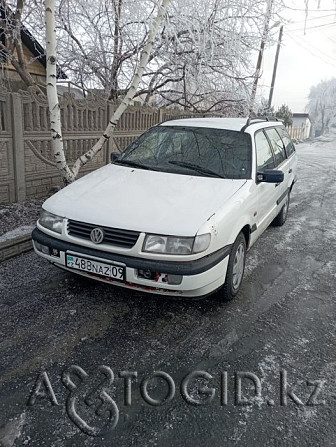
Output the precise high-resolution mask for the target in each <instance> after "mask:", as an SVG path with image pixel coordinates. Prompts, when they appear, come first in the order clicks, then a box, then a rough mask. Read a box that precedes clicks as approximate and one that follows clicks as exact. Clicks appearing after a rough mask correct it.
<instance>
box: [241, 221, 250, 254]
mask: <svg viewBox="0 0 336 447" xmlns="http://www.w3.org/2000/svg"><path fill="white" fill-rule="evenodd" d="M240 232H241V233H243V235H244V237H245V241H246V248H247V249H248V248H249V246H250V239H251V227H250V225H245V226H244V227H243V228H242V229H241V230H240Z"/></svg>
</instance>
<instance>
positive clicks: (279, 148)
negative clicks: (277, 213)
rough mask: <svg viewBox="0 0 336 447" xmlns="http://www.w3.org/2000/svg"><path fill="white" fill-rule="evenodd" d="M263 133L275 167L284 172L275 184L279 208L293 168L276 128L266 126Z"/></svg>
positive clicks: (286, 192)
mask: <svg viewBox="0 0 336 447" xmlns="http://www.w3.org/2000/svg"><path fill="white" fill-rule="evenodd" d="M265 133H266V136H267V138H268V139H269V141H270V144H271V146H272V149H273V152H274V160H275V169H278V170H280V171H282V172H283V173H284V181H283V182H281V183H279V184H276V185H275V187H276V188H277V191H276V204H277V206H278V207H279V208H281V205H282V204H283V201H284V199H285V198H286V196H287V194H288V192H289V188H290V185H291V182H290V179H291V176H292V171H293V170H292V169H291V166H290V164H291V163H290V161H289V159H288V158H287V154H286V150H285V145H284V142H283V141H282V139H281V137H280V135H279V133H278V132H277V129H276V128H273V127H272V128H268V129H265Z"/></svg>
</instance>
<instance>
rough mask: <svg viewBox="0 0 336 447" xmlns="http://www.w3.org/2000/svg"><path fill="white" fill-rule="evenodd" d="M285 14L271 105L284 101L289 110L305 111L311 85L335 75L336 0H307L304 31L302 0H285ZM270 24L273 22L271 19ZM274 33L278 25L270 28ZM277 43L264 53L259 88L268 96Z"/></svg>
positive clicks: (260, 91)
mask: <svg viewBox="0 0 336 447" xmlns="http://www.w3.org/2000/svg"><path fill="white" fill-rule="evenodd" d="M286 3H287V5H289V8H287V9H286V12H285V16H286V19H287V20H288V21H289V22H290V23H287V22H285V23H284V33H283V41H282V47H281V50H280V57H279V64H278V70H277V77H276V82H275V88H274V95H273V103H272V104H273V105H274V106H275V107H276V108H277V107H278V106H280V105H281V104H287V105H289V107H290V108H291V110H292V112H304V111H305V106H306V104H307V96H308V94H309V90H310V87H311V86H312V85H316V84H318V83H319V82H320V81H321V80H325V79H330V78H332V77H336V12H335V10H336V4H335V1H334V0H320V8H318V1H316V0H309V14H308V20H307V24H306V32H304V21H305V1H304V0H292V1H290V0H286ZM271 25H272V23H271ZM271 32H272V34H274V35H275V36H276V37H277V35H278V34H279V26H278V27H274V28H273V29H272V30H271ZM275 51H276V45H274V46H272V48H269V49H267V50H266V51H265V53H264V58H263V75H262V77H261V79H260V81H259V91H258V93H259V94H260V93H262V94H263V96H264V97H265V98H267V99H268V95H269V87H270V84H271V79H272V71H273V64H274V57H275Z"/></svg>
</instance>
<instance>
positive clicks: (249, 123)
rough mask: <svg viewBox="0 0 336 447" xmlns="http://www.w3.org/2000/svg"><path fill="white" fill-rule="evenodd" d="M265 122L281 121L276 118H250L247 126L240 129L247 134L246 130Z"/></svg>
mask: <svg viewBox="0 0 336 447" xmlns="http://www.w3.org/2000/svg"><path fill="white" fill-rule="evenodd" d="M263 121H281V120H279V119H278V118H277V117H276V116H254V117H253V118H250V117H248V118H247V121H246V124H245V125H244V126H243V127H242V128H241V129H240V131H241V132H245V130H246V129H247V128H248V127H249V126H250V125H251V124H254V123H256V122H257V123H258V122H263Z"/></svg>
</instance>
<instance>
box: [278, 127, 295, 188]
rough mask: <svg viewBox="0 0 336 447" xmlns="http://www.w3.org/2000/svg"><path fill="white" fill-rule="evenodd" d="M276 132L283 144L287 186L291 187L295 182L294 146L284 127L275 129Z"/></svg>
mask: <svg viewBox="0 0 336 447" xmlns="http://www.w3.org/2000/svg"><path fill="white" fill-rule="evenodd" d="M276 130H277V132H278V134H279V135H280V137H281V139H282V141H283V143H284V147H285V151H286V155H287V158H288V185H289V186H291V185H292V184H293V183H294V182H295V181H296V163H297V157H296V153H295V146H294V144H293V141H292V140H291V137H290V136H289V134H288V132H287V130H286V129H285V128H284V127H282V126H281V127H277V128H276Z"/></svg>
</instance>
